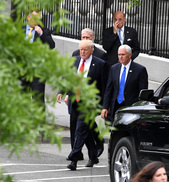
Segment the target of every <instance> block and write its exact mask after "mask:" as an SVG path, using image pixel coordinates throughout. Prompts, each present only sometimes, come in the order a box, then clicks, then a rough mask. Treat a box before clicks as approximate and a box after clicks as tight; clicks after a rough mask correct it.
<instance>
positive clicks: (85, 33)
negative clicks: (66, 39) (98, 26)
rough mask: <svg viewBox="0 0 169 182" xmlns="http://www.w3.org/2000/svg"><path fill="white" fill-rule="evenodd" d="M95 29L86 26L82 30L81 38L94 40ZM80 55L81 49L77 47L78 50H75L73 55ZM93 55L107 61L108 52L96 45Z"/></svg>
mask: <svg viewBox="0 0 169 182" xmlns="http://www.w3.org/2000/svg"><path fill="white" fill-rule="evenodd" d="M94 39H95V37H94V31H93V30H92V29H90V28H85V29H83V30H82V32H81V40H91V41H92V42H94ZM79 55H80V49H77V50H76V51H74V52H73V54H72V56H79ZM93 56H96V57H98V58H100V59H103V60H104V61H106V62H107V54H106V52H105V51H103V50H101V49H99V48H97V47H96V46H95V45H94V51H93Z"/></svg>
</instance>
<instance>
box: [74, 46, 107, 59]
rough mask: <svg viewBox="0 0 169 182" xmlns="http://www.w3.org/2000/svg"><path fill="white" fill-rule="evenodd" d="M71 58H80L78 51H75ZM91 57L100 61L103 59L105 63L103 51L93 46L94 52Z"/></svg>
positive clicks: (105, 55)
mask: <svg viewBox="0 0 169 182" xmlns="http://www.w3.org/2000/svg"><path fill="white" fill-rule="evenodd" d="M72 56H80V50H79V49H78V50H76V51H74V52H73V54H72ZM93 56H95V57H98V58H100V59H103V60H104V61H106V62H107V54H106V52H104V51H103V50H101V49H99V48H97V47H96V46H94V51H93Z"/></svg>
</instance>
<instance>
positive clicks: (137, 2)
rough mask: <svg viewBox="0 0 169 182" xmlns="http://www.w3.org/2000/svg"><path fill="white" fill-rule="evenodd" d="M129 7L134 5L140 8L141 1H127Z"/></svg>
mask: <svg viewBox="0 0 169 182" xmlns="http://www.w3.org/2000/svg"><path fill="white" fill-rule="evenodd" d="M128 4H129V7H132V8H133V7H134V6H135V5H138V6H140V5H141V0H129V1H128Z"/></svg>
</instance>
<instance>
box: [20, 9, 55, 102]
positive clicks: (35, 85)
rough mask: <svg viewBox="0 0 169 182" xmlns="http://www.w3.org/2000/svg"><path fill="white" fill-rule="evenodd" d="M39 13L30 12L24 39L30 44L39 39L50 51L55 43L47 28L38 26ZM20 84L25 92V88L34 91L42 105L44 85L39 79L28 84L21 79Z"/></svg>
mask: <svg viewBox="0 0 169 182" xmlns="http://www.w3.org/2000/svg"><path fill="white" fill-rule="evenodd" d="M40 18H41V16H40V13H39V12H38V11H37V10H35V11H32V12H31V13H30V14H29V15H28V17H27V19H28V23H27V25H26V27H25V33H26V39H28V38H29V39H30V43H33V42H34V41H36V39H37V38H39V39H40V40H41V41H42V43H47V44H48V45H49V47H50V49H53V48H54V47H55V42H54V41H53V39H52V36H51V33H50V31H49V30H48V29H47V28H41V27H40V26H39V25H38V20H40ZM21 84H22V86H23V87H24V89H25V91H26V90H27V87H30V89H31V90H32V91H35V96H36V99H40V100H41V101H42V102H43V103H44V100H45V98H44V93H45V83H42V82H40V81H39V78H37V77H34V78H33V81H32V82H28V81H26V80H25V79H24V77H23V78H21Z"/></svg>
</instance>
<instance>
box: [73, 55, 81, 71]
mask: <svg viewBox="0 0 169 182" xmlns="http://www.w3.org/2000/svg"><path fill="white" fill-rule="evenodd" d="M80 59H81V58H80V57H79V56H78V57H77V60H76V61H75V64H74V66H75V67H76V69H78V67H79V64H80Z"/></svg>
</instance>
